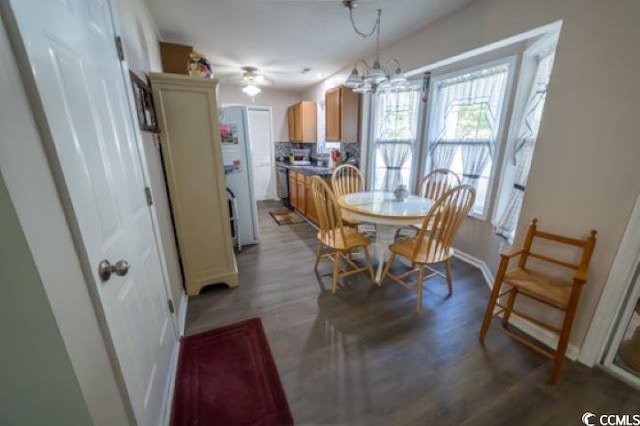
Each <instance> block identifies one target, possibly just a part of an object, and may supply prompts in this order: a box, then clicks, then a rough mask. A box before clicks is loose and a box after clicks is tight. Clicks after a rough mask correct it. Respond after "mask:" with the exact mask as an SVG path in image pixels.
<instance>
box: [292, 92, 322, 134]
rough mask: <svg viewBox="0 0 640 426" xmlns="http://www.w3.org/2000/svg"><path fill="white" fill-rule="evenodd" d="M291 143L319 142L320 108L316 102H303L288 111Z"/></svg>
mask: <svg viewBox="0 0 640 426" xmlns="http://www.w3.org/2000/svg"><path fill="white" fill-rule="evenodd" d="M287 121H288V123H289V142H296V143H316V142H317V141H318V108H317V106H316V103H315V102H310V101H301V102H298V103H297V104H294V105H291V106H290V107H289V108H288V109H287Z"/></svg>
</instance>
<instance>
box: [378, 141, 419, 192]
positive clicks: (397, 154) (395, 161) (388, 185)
mask: <svg viewBox="0 0 640 426" xmlns="http://www.w3.org/2000/svg"><path fill="white" fill-rule="evenodd" d="M378 151H379V152H380V154H382V158H383V161H384V165H385V171H384V178H383V180H382V186H381V187H380V188H381V189H382V190H383V191H387V192H389V191H393V190H394V189H395V188H397V187H398V185H400V184H405V185H406V184H407V183H408V182H403V181H402V167H403V166H404V164H405V163H406V162H407V159H408V158H409V156H410V155H411V153H412V151H413V142H412V141H407V142H395V141H394V142H379V143H378Z"/></svg>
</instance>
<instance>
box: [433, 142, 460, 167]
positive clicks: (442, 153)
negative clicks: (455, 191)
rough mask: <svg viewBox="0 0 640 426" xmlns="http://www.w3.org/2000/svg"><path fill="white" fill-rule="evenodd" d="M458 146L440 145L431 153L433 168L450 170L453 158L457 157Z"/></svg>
mask: <svg viewBox="0 0 640 426" xmlns="http://www.w3.org/2000/svg"><path fill="white" fill-rule="evenodd" d="M457 150H458V145H454V144H446V143H439V144H437V145H435V146H434V147H433V150H432V151H431V167H432V170H435V169H450V168H451V162H452V161H453V157H455V155H456V151H457Z"/></svg>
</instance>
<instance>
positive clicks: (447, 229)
mask: <svg viewBox="0 0 640 426" xmlns="http://www.w3.org/2000/svg"><path fill="white" fill-rule="evenodd" d="M475 199H476V191H475V189H474V188H473V186H471V185H459V186H457V187H455V188H453V189H450V190H449V191H447V192H445V193H444V194H443V195H442V196H441V197H440V198H439V199H438V201H436V202H435V203H434V204H433V206H432V207H431V209H430V210H429V213H428V214H427V216H426V217H425V219H424V221H423V223H422V226H421V228H420V229H419V231H418V235H417V236H415V237H413V238H407V239H402V240H398V241H396V242H395V243H393V244H391V245H390V246H389V251H390V252H391V257H390V258H389V262H388V263H387V265H386V267H385V269H384V273H383V274H382V280H384V279H385V277H387V276H388V277H389V278H391V279H392V280H393V281H395V282H397V283H398V284H400V285H402V286H403V287H405V288H408V289H409V290H414V291H415V292H416V293H417V294H418V297H417V300H416V313H418V314H420V313H421V312H422V285H423V283H424V281H425V280H428V279H429V278H432V277H435V276H441V277H443V278H445V279H446V280H447V287H448V288H449V294H451V293H452V292H453V278H452V276H451V263H450V261H451V257H452V256H453V247H451V244H452V243H453V238H454V237H455V235H456V232H457V231H458V229H459V228H460V225H461V224H462V222H463V221H464V219H465V218H466V217H467V215H468V214H469V211H470V210H471V207H472V206H473V203H474V201H475ZM397 256H402V257H404V258H406V259H408V260H409V261H410V262H411V264H412V267H411V269H410V270H409V271H407V272H405V273H403V274H401V275H394V274H392V273H391V272H389V269H390V267H391V264H392V263H393V261H394V260H395V259H396V257H397ZM440 263H444V266H445V274H442V273H441V272H439V271H437V270H435V269H434V268H433V266H435V265H437V264H440ZM425 268H426V269H427V272H428V275H427V276H425V274H424V272H425V271H424V270H425ZM416 272H417V273H418V280H417V281H416V283H415V285H411V284H410V283H409V282H407V281H406V279H407V278H408V277H409V276H410V275H412V274H414V273H416Z"/></svg>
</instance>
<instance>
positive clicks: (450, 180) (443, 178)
mask: <svg viewBox="0 0 640 426" xmlns="http://www.w3.org/2000/svg"><path fill="white" fill-rule="evenodd" d="M461 183H462V181H461V179H460V176H458V175H457V174H456V173H455V172H454V171H452V170H449V169H435V170H433V171H431V172H430V173H428V174H427V175H426V176H424V177H423V178H422V180H421V181H420V186H419V190H418V195H420V196H421V197H424V198H428V199H430V200H434V201H435V200H437V199H438V198H440V197H441V196H442V194H444V193H445V192H447V191H448V190H450V189H452V188H455V187H456V186H458V185H460V184H461ZM421 226H422V224H421V223H416V224H413V225H411V226H408V227H404V228H400V229H398V230H397V231H396V236H395V238H396V239H398V238H406V237H410V236H415V235H416V234H417V233H418V230H419V229H420V227H421Z"/></svg>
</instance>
